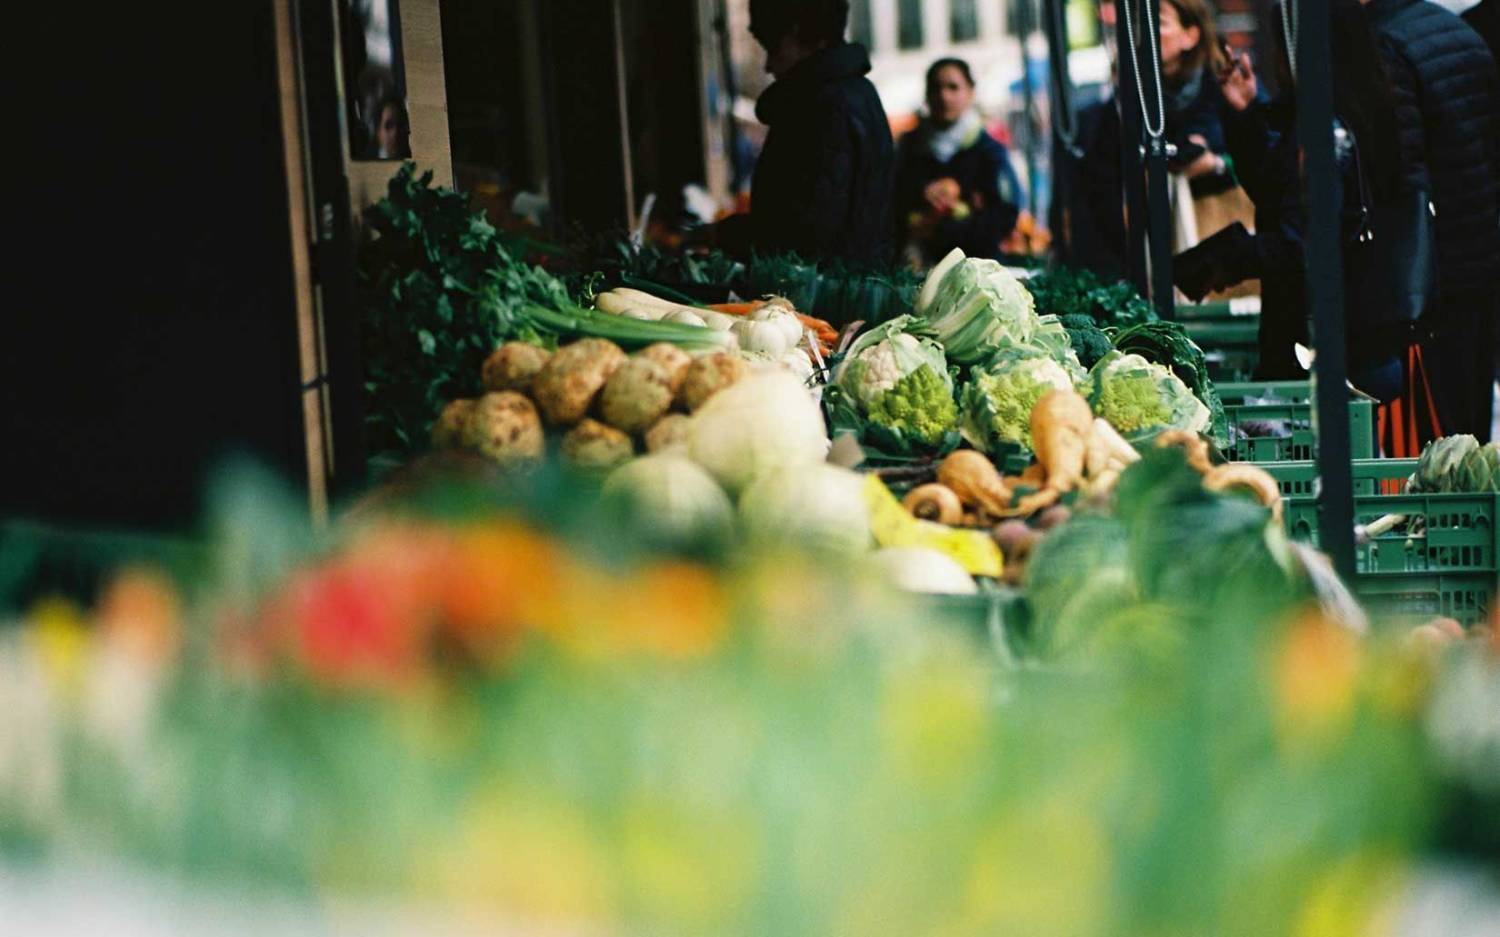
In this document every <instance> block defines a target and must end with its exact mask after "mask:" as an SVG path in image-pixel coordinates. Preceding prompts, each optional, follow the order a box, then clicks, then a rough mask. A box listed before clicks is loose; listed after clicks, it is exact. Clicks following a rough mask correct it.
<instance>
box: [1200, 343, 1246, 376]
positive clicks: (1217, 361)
mask: <svg viewBox="0 0 1500 937" xmlns="http://www.w3.org/2000/svg"><path fill="white" fill-rule="evenodd" d="M1203 357H1204V360H1205V361H1206V363H1207V364H1208V376H1209V379H1210V380H1212V381H1213V382H1214V383H1215V384H1223V383H1230V382H1235V381H1249V380H1252V379H1253V378H1254V377H1255V368H1256V365H1258V364H1259V363H1260V352H1259V351H1258V350H1257V349H1255V348H1204V349H1203Z"/></svg>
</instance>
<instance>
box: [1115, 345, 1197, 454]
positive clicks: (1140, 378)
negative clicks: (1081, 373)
mask: <svg viewBox="0 0 1500 937" xmlns="http://www.w3.org/2000/svg"><path fill="white" fill-rule="evenodd" d="M1090 377H1091V378H1092V380H1093V387H1092V393H1091V394H1090V397H1091V400H1090V403H1091V404H1092V405H1093V407H1094V412H1095V413H1096V414H1098V415H1099V416H1101V417H1103V418H1104V419H1105V420H1108V421H1109V423H1110V425H1111V426H1113V427H1114V428H1115V429H1117V430H1119V431H1120V432H1121V433H1123V434H1125V435H1126V436H1130V435H1132V434H1135V433H1141V432H1144V431H1147V430H1154V429H1184V430H1188V431H1189V432H1193V433H1201V432H1203V431H1204V430H1206V429H1208V426H1209V422H1210V419H1211V416H1210V413H1209V409H1208V407H1207V406H1205V405H1204V403H1203V402H1202V401H1201V400H1199V399H1198V398H1197V397H1195V396H1193V392H1192V391H1191V390H1189V389H1188V386H1187V385H1186V384H1184V383H1183V382H1182V379H1181V378H1179V377H1178V376H1177V375H1175V374H1173V373H1172V371H1171V369H1170V368H1167V367H1164V366H1163V365H1159V364H1154V363H1152V362H1150V361H1147V360H1146V359H1145V358H1142V357H1141V356H1140V355H1134V354H1130V355H1127V354H1121V353H1120V352H1118V351H1112V352H1110V353H1109V354H1108V355H1105V356H1104V357H1103V358H1101V359H1100V360H1099V362H1098V363H1097V364H1095V365H1094V370H1093V373H1092V374H1091V375H1090Z"/></svg>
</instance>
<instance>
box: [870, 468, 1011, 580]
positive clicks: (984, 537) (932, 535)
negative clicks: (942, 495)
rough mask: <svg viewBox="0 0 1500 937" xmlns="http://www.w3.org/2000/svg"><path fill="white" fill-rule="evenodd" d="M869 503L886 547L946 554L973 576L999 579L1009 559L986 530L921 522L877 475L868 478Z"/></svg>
mask: <svg viewBox="0 0 1500 937" xmlns="http://www.w3.org/2000/svg"><path fill="white" fill-rule="evenodd" d="M865 503H866V504H867V505H868V506H869V508H870V529H871V530H872V531H873V532H874V534H875V542H876V543H878V544H880V545H881V546H883V547H927V548H928V549H931V550H937V551H939V552H942V553H946V554H948V555H949V556H951V557H953V559H955V560H957V561H958V564H959V565H960V566H962V567H963V568H964V569H966V570H968V572H969V575H971V576H990V577H994V578H999V576H1000V573H1001V571H1002V570H1003V569H1004V567H1005V558H1004V557H1003V556H1002V555H1001V553H1000V547H999V546H997V545H996V543H995V541H994V539H993V538H991V537H990V535H989V534H988V533H987V532H985V531H982V530H961V529H959V528H957V527H948V526H946V525H944V524H935V523H933V522H932V521H924V520H919V519H917V518H915V517H912V516H911V513H910V512H908V511H907V510H906V508H904V507H902V505H901V502H900V501H898V500H896V496H895V495H894V494H892V493H891V490H890V489H889V488H887V487H886V486H885V482H883V481H881V480H880V477H879V476H877V475H869V476H866V478H865Z"/></svg>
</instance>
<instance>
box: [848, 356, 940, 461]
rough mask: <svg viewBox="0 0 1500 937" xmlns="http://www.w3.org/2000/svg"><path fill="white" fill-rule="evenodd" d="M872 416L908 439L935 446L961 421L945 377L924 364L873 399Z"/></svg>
mask: <svg viewBox="0 0 1500 937" xmlns="http://www.w3.org/2000/svg"><path fill="white" fill-rule="evenodd" d="M869 418H870V420H871V421H872V422H875V423H879V424H881V425H882V426H886V427H889V428H891V429H895V430H900V431H901V432H902V433H903V434H904V435H905V436H906V437H907V438H909V439H912V440H916V441H920V442H923V443H926V444H928V445H936V444H937V443H938V442H940V441H941V440H942V438H943V436H945V435H946V434H947V433H948V432H949V431H950V430H951V429H953V426H954V424H955V423H956V422H958V405H957V404H955V403H954V402H953V390H952V388H951V387H950V386H949V384H948V382H947V381H946V380H945V379H944V377H943V376H942V375H939V374H938V373H937V372H935V371H933V370H932V368H931V367H928V366H927V365H923V366H922V367H920V368H917V369H916V370H915V371H912V372H911V373H910V374H908V375H906V376H905V377H903V378H901V380H900V381H898V382H897V383H896V386H894V387H892V388H891V389H890V390H888V391H885V392H884V393H882V394H880V395H879V396H877V397H876V398H875V399H874V400H873V401H871V403H870V407H869Z"/></svg>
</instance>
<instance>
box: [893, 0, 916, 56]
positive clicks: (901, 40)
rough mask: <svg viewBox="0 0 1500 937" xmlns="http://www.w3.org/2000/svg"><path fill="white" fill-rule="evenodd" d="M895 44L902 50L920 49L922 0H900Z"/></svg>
mask: <svg viewBox="0 0 1500 937" xmlns="http://www.w3.org/2000/svg"><path fill="white" fill-rule="evenodd" d="M897 11H898V16H897V23H896V27H897V28H896V43H897V45H899V46H900V47H901V48H903V49H920V48H922V0H900V3H899V6H898V8H897Z"/></svg>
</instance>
